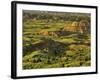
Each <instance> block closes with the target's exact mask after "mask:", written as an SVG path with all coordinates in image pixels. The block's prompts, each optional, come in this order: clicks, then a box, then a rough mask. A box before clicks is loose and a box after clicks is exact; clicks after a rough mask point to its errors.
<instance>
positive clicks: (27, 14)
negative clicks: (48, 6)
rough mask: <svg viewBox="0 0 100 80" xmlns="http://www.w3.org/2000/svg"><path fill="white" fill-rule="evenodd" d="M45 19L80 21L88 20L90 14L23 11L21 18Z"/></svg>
mask: <svg viewBox="0 0 100 80" xmlns="http://www.w3.org/2000/svg"><path fill="white" fill-rule="evenodd" d="M29 19H33V20H47V21H51V22H52V21H61V20H63V21H80V20H83V19H85V20H87V21H89V22H90V14H87V13H86V14H85V13H71V12H50V11H23V20H29Z"/></svg>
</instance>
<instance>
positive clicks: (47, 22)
mask: <svg viewBox="0 0 100 80" xmlns="http://www.w3.org/2000/svg"><path fill="white" fill-rule="evenodd" d="M90 23H91V15H90V14H89V13H72V12H52V11H31V10H23V54H22V55H23V60H22V62H23V69H37V68H60V67H83V66H90V65H91V49H90V46H91V43H90V41H91V36H90V35H91V34H90V33H91V31H90V30H91V25H90Z"/></svg>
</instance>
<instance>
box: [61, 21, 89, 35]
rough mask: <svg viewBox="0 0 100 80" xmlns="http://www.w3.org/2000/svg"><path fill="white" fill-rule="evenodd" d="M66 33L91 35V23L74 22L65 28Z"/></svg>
mask: <svg viewBox="0 0 100 80" xmlns="http://www.w3.org/2000/svg"><path fill="white" fill-rule="evenodd" d="M63 30H64V31H70V32H79V33H90V23H89V22H88V21H87V20H81V21H79V22H78V21H74V22H72V23H69V24H66V25H65V26H64V28H63Z"/></svg>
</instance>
